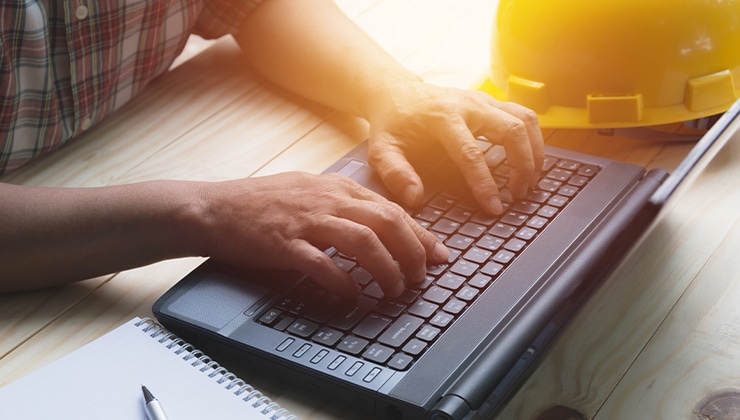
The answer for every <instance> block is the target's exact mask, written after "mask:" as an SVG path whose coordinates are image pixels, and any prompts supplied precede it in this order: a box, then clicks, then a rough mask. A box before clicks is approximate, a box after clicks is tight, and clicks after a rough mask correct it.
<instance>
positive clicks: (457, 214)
mask: <svg viewBox="0 0 740 420" xmlns="http://www.w3.org/2000/svg"><path fill="white" fill-rule="evenodd" d="M738 113H740V101H738V103H735V104H734V105H733V106H732V107H731V108H730V109H729V110H728V111H727V112H726V113H725V114H724V115H723V116H722V117H721V118H720V119H719V120H718V121H717V122H716V123H715V124H714V125H713V126H712V127H711V129H710V130H709V131H708V132H707V133H706V134H705V135H704V136H703V137H702V138H701V140H699V141H698V142H697V143H696V145H695V146H694V147H693V149H692V150H691V152H690V153H688V155H687V157H686V158H685V160H684V161H683V162H681V163H680V165H679V166H678V167H677V168H676V169H675V170H674V171H673V173H672V174H670V175H669V174H668V173H667V172H666V171H663V170H660V169H652V170H649V171H648V170H646V169H645V168H641V167H638V166H634V165H631V164H626V163H622V162H618V161H614V160H610V159H605V158H601V157H595V156H590V155H586V154H581V153H576V152H573V151H568V150H563V149H558V148H554V147H549V146H548V147H547V150H546V152H547V160H546V163H545V168H544V170H543V172H542V177H541V179H540V181H539V183H538V184H537V188H535V189H533V190H532V191H531V192H530V193H529V196H528V197H527V199H525V200H522V201H514V200H511V199H509V200H506V201H507V209H506V211H505V212H504V214H503V215H501V216H498V217H492V216H490V215H487V214H484V213H482V212H481V211H480V210H479V209H478V208H477V206H476V204H475V202H474V200H473V199H472V198H471V196H470V194H469V191H468V189H467V187H465V186H464V184H463V183H462V180H461V178H460V177H459V174H458V175H456V174H455V172H456V170H455V169H454V168H453V166H452V165H451V164H450V163H449V161H447V162H439V163H435V164H433V165H429V166H428V167H424V168H422V169H421V172H422V178H423V179H424V180H425V189H426V190H427V195H428V196H427V197H426V201H425V204H424V206H423V207H422V208H419V209H413V210H410V214H411V215H412V216H413V217H414V218H415V219H416V220H417V221H418V222H419V223H420V224H422V225H423V226H425V227H426V228H428V229H430V230H431V231H432V232H433V233H434V234H435V235H437V236H438V237H439V238H440V239H442V240H443V241H444V243H445V244H446V245H447V246H448V248H449V249H450V259H449V261H448V263H447V264H442V265H437V266H433V267H429V268H428V274H427V277H426V280H425V281H424V282H423V283H422V284H421V285H418V286H414V287H413V288H409V289H407V290H406V291H405V292H404V293H403V294H402V295H401V296H400V297H399V298H396V299H388V298H386V297H384V296H383V293H382V292H381V290H380V288H379V287H378V285H377V284H376V283H375V282H374V281H373V279H372V278H371V277H370V276H369V274H368V273H367V271H365V270H364V269H363V268H362V267H361V266H360V265H358V264H357V263H356V261H354V260H353V259H352V258H351V257H349V256H346V255H343V254H342V253H340V252H337V251H336V250H335V249H333V248H330V249H327V250H326V251H325V252H327V253H328V254H329V255H330V256H331V257H332V258H333V259H334V261H335V262H336V263H337V264H338V265H339V266H340V267H342V268H343V269H345V270H346V271H348V272H349V273H350V274H351V275H352V276H353V277H354V278H355V279H356V280H357V281H358V283H359V284H360V285H362V287H363V290H362V293H361V295H360V296H359V297H358V298H357V299H356V300H355V301H347V300H345V301H342V300H339V299H337V298H335V297H334V296H332V295H331V294H329V293H327V292H326V291H324V290H323V289H322V288H321V287H320V286H318V285H317V283H316V282H315V281H314V280H313V279H310V278H307V277H306V276H304V275H302V274H300V273H296V272H288V271H284V272H281V271H259V270H254V271H238V270H235V269H232V268H229V267H226V266H223V265H220V264H219V263H218V262H216V261H213V260H207V261H206V262H204V263H203V264H202V265H201V266H199V267H197V268H196V269H195V270H194V271H193V272H191V273H190V274H188V275H187V276H186V277H185V278H183V279H182V280H180V281H179V282H178V283H177V284H176V285H174V286H173V287H172V288H171V289H170V290H168V291H167V292H166V293H165V294H164V295H163V296H161V297H160V298H159V299H158V300H157V301H156V302H155V304H154V306H153V313H154V315H155V316H156V318H157V319H158V320H159V322H161V323H162V324H163V325H164V326H165V327H167V328H168V329H170V330H171V331H172V332H174V333H176V334H178V335H180V336H181V337H183V338H184V339H186V340H188V341H190V342H192V343H193V344H194V345H195V346H197V347H199V348H201V349H202V350H203V351H205V352H206V353H208V354H211V355H212V356H214V357H215V358H216V359H217V360H218V359H220V358H226V359H228V360H235V361H236V363H237V364H239V365H240V366H243V367H244V368H245V369H247V370H249V371H264V372H266V373H267V374H268V375H270V376H271V377H278V378H282V379H283V380H284V381H286V382H287V383H290V384H293V385H298V388H299V389H303V390H305V393H306V394H307V395H309V396H310V395H316V394H322V395H325V396H329V397H330V398H331V399H332V400H334V401H342V402H344V403H346V404H347V405H349V406H352V407H356V408H357V409H359V410H364V411H367V412H370V413H374V414H375V415H377V416H380V417H383V418H389V419H399V420H401V419H403V420H407V419H472V418H488V417H491V416H494V415H495V414H496V413H497V411H498V410H499V409H500V408H501V407H502V405H503V404H504V403H505V402H506V401H507V398H508V397H509V396H510V395H512V393H513V392H515V391H516V389H517V388H518V387H519V386H520V385H521V383H522V382H523V381H524V379H526V377H527V376H528V374H529V373H530V372H531V371H532V369H534V368H535V367H536V362H537V360H538V359H539V356H540V355H541V354H542V353H543V352H544V351H545V350H546V349H547V347H548V344H549V343H550V342H551V341H552V339H553V338H554V337H555V336H556V334H557V333H558V331H559V330H560V329H561V327H562V326H563V325H564V324H565V323H566V322H567V320H568V319H569V318H570V317H571V315H572V314H573V313H574V312H575V311H576V310H577V309H578V308H579V307H580V306H582V303H583V302H584V300H585V299H587V298H588V296H589V295H590V294H591V293H592V291H593V290H594V289H596V288H597V287H598V286H599V285H600V284H602V283H603V281H604V280H606V279H607V278H608V277H609V274H610V273H611V272H612V271H613V270H614V269H615V268H616V267H617V266H618V264H619V263H620V261H622V260H623V259H624V257H625V256H626V255H627V254H628V253H629V251H630V250H631V249H632V248H633V247H634V246H635V245H636V244H637V243H638V242H639V241H640V239H641V238H642V237H643V236H644V235H645V234H646V232H648V231H649V229H650V227H651V226H652V225H653V224H654V223H655V221H656V220H657V219H658V217H659V215H660V214H661V209H663V208H664V207H665V206H666V203H667V202H668V201H669V200H671V199H674V198H675V197H676V196H677V195H678V191H679V190H681V189H683V188H685V187H686V186H687V185H689V184H690V182H691V180H692V179H693V178H694V177H696V176H697V175H698V174H699V173H700V172H701V170H702V169H703V168H704V166H705V165H706V164H707V163H708V162H709V161H710V160H711V159H712V157H713V156H714V155H715V154H716V153H717V152H718V151H719V149H720V148H721V147H722V146H723V145H724V144H725V143H727V142H728V141H729V140H730V139H732V138H735V137H737V136H738V134H737V132H738V128H739V127H740V119H739V118H738ZM479 143H480V147H481V150H482V151H484V153H485V155H486V160H487V162H488V163H489V166H491V171H492V173H493V175H494V177H495V178H496V179H497V182H500V185H501V187H502V190H503V196H504V197H506V188H505V185H506V176H507V174H508V167H507V166H506V158H505V155H504V154H502V153H501V150H500V149H499V146H494V145H492V144H490V143H488V142H486V141H485V139H480V140H479ZM366 154H367V148H366V144H362V145H360V146H358V147H357V148H356V149H354V150H352V151H351V152H350V153H349V154H348V155H347V156H345V157H343V158H342V159H340V160H339V161H338V162H336V163H335V164H334V165H332V166H331V167H330V168H329V169H327V171H332V172H339V173H342V174H345V175H347V176H349V177H352V178H353V179H355V180H356V181H358V182H359V183H361V184H363V185H365V186H367V187H368V188H371V189H373V190H375V191H377V192H379V193H381V194H388V193H387V191H386V190H385V188H384V187H383V185H382V183H381V182H380V180H379V179H378V177H377V176H376V175H375V174H374V173H373V171H372V169H371V168H370V167H369V166H368V164H367V162H366ZM224 360H225V359H224Z"/></svg>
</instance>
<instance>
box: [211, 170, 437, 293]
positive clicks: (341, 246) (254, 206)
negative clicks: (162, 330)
mask: <svg viewBox="0 0 740 420" xmlns="http://www.w3.org/2000/svg"><path fill="white" fill-rule="evenodd" d="M207 185H208V187H207V188H206V191H205V192H204V196H205V200H206V202H207V203H208V204H207V210H206V214H207V224H206V226H205V228H206V230H205V232H212V234H210V235H209V236H208V237H207V239H206V241H205V250H204V254H205V255H208V256H211V257H214V258H215V259H218V260H221V261H224V262H226V263H229V264H232V265H236V266H244V267H262V268H281V269H294V270H298V271H301V272H303V273H304V274H307V275H309V276H311V277H313V278H314V279H316V281H318V282H319V283H320V284H321V285H322V286H324V287H325V288H326V289H327V290H329V291H332V292H334V293H335V294H338V295H341V296H354V295H356V294H357V293H358V292H359V286H358V285H357V283H356V282H355V281H354V279H353V278H352V277H351V276H350V275H349V274H348V273H346V272H344V271H343V270H342V269H341V268H339V267H338V266H337V265H336V264H335V263H334V262H333V261H332V260H331V258H329V257H328V256H327V255H326V254H325V253H324V252H323V251H324V250H325V249H327V248H328V247H330V246H333V247H335V248H336V249H337V250H339V251H340V252H342V253H344V254H346V255H349V256H354V257H356V259H357V261H358V262H359V264H361V265H362V266H363V267H364V268H365V269H366V270H368V272H370V274H372V275H373V277H374V278H375V279H376V280H377V282H378V284H379V285H380V287H381V288H382V289H383V292H384V293H385V294H386V295H388V296H392V297H396V296H398V295H400V294H401V293H402V292H403V289H404V283H403V282H404V279H405V280H406V281H409V282H420V281H422V280H423V278H424V276H425V273H426V264H427V260H429V261H430V263H441V262H444V261H446V259H447V257H448V252H447V248H446V247H445V246H444V245H442V244H441V243H440V242H439V241H438V240H437V239H436V238H435V237H434V235H432V234H431V233H429V232H427V231H426V230H425V229H423V228H422V227H421V226H420V225H419V224H418V223H417V222H416V221H414V220H413V219H412V218H411V217H410V216H409V215H408V214H407V213H406V212H405V211H403V209H401V207H400V206H398V205H397V204H395V203H392V202H390V201H388V200H386V199H385V198H383V197H381V196H379V195H377V194H375V193H374V192H372V191H370V190H367V189H365V188H363V187H361V186H360V185H359V184H357V183H355V182H354V181H352V180H351V179H349V178H346V177H344V176H341V175H338V174H326V175H311V174H307V173H299V172H292V173H284V174H279V175H273V176H266V177H260V178H250V179H244V180H238V181H227V182H223V183H217V184H207Z"/></svg>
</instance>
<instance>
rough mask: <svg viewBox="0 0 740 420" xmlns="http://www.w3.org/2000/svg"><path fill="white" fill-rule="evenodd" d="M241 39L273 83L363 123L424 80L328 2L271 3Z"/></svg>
mask: <svg viewBox="0 0 740 420" xmlns="http://www.w3.org/2000/svg"><path fill="white" fill-rule="evenodd" d="M236 38H237V41H238V42H239V44H240V46H241V48H242V50H243V52H244V55H245V56H246V58H247V60H248V61H249V62H250V64H251V65H252V66H253V67H254V68H255V69H257V70H258V71H259V72H260V73H261V74H263V75H264V76H265V77H267V78H268V79H270V80H272V81H273V82H275V83H276V84H278V85H281V86H283V87H285V88H286V89H288V90H290V91H292V92H295V93H297V94H299V95H302V96H304V97H306V98H309V99H312V100H314V101H317V102H320V103H323V104H325V105H328V106H330V107H332V108H335V109H338V110H341V111H344V112H347V113H350V114H353V115H358V116H361V117H364V118H368V117H369V115H370V114H371V113H372V112H373V108H374V107H380V106H383V105H382V104H383V103H384V102H385V101H387V100H388V96H389V94H390V93H392V92H391V91H392V90H393V89H394V86H397V85H400V84H403V83H406V82H408V81H409V80H412V81H419V80H420V78H419V77H418V76H416V75H414V74H413V73H411V72H410V71H408V70H407V69H405V68H404V67H402V66H401V65H400V64H399V63H398V62H397V61H396V60H394V59H393V57H391V56H390V55H389V54H388V53H386V52H385V51H384V50H383V49H382V48H381V47H380V46H379V45H378V44H377V43H375V41H373V40H372V39H371V38H370V37H369V36H368V35H367V34H365V32H363V31H362V30H361V29H360V28H358V27H357V26H356V25H355V24H354V22H352V21H351V20H350V19H348V18H347V17H346V16H345V15H344V14H343V13H342V11H341V10H340V9H339V8H338V7H337V6H336V5H335V4H334V3H333V2H332V1H329V0H316V1H303V0H298V1H296V0H269V1H267V2H265V3H264V4H262V5H261V6H260V7H259V8H258V9H257V10H255V11H254V12H253V13H252V14H251V15H250V16H249V17H248V18H247V20H246V21H245V23H244V25H243V26H242V29H241V31H240V33H239V34H238V35H237V37H236Z"/></svg>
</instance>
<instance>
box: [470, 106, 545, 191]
mask: <svg viewBox="0 0 740 420" xmlns="http://www.w3.org/2000/svg"><path fill="white" fill-rule="evenodd" d="M488 115H489V116H493V117H494V118H490V117H489V118H485V119H481V122H480V126H479V127H478V129H477V130H476V134H480V135H483V136H485V137H486V138H487V139H489V140H490V141H492V142H493V143H498V144H501V145H503V146H504V149H505V150H506V157H507V161H508V164H509V166H510V167H511V173H510V174H509V189H510V190H511V192H512V194H513V195H514V197H516V198H524V197H525V196H526V195H527V189H528V187H529V186H530V185H532V184H533V183H535V182H536V181H535V179H536V178H535V177H536V175H537V171H536V170H535V167H536V165H537V164H536V163H535V158H534V152H533V150H532V141H531V140H530V135H529V131H528V129H527V127H526V125H525V123H524V122H523V121H522V120H521V119H519V118H518V117H517V116H515V115H512V114H510V113H508V112H506V111H504V110H502V109H499V108H496V107H490V108H488ZM540 136H541V135H540ZM534 142H535V143H537V140H534ZM539 165H540V166H539V167H541V165H542V164H541V163H539Z"/></svg>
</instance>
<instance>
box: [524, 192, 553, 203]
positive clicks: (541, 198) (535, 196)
mask: <svg viewBox="0 0 740 420" xmlns="http://www.w3.org/2000/svg"><path fill="white" fill-rule="evenodd" d="M551 195H552V194H551V193H549V192H547V191H538V190H534V191H531V192H530V193H529V195H528V196H527V200H529V201H532V202H534V203H539V204H542V203H544V202H545V201H547V199H548V198H550V196H551Z"/></svg>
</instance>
